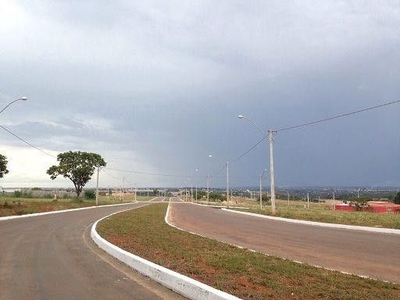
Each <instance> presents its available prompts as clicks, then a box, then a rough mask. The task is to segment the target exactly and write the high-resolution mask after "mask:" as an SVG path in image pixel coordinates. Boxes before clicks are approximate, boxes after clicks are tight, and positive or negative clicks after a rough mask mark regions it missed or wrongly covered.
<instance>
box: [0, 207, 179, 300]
mask: <svg viewBox="0 0 400 300" xmlns="http://www.w3.org/2000/svg"><path fill="white" fill-rule="evenodd" d="M140 205H141V204H133V205H129V206H118V207H104V206H103V207H98V208H95V209H89V210H80V211H74V212H67V213H61V214H52V215H42V216H38V217H29V218H21V219H13V220H7V221H0V299H2V300H7V299H13V300H15V299H18V300H21V299H57V300H63V299H68V300H70V299H85V300H91V299H96V300H97V299H102V300H103V299H112V300H115V299H118V300H124V299H130V300H132V299H146V300H147V299H149V300H153V299H154V300H155V299H157V300H158V299H184V298H183V297H181V296H179V295H177V294H175V293H173V292H172V291H169V290H167V289H165V288H164V287H162V286H161V285H159V284H157V283H155V282H153V281H151V280H149V279H148V278H145V277H144V276H141V275H140V274H138V273H136V272H134V271H132V270H131V269H130V268H128V267H126V266H125V265H123V264H121V263H119V262H117V261H116V260H114V259H113V258H111V257H110V256H109V255H107V254H106V253H104V252H103V251H102V250H100V249H99V248H97V246H96V245H94V243H93V242H92V241H91V239H90V236H89V229H90V225H91V224H92V223H93V222H94V221H95V220H98V219H100V218H101V217H103V216H105V215H108V214H110V213H112V212H116V211H121V210H124V209H127V208H128V207H130V208H132V207H138V206H140Z"/></svg>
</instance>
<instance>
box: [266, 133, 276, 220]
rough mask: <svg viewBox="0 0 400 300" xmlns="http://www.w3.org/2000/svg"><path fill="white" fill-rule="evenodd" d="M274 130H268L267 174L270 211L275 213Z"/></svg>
mask: <svg viewBox="0 0 400 300" xmlns="http://www.w3.org/2000/svg"><path fill="white" fill-rule="evenodd" d="M273 134H274V131H273V130H272V129H269V130H268V140H269V176H270V186H271V213H272V214H273V215H275V213H276V209H275V200H276V199H275V174H274V137H273Z"/></svg>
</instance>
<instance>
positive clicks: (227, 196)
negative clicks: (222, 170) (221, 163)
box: [226, 162, 229, 206]
mask: <svg viewBox="0 0 400 300" xmlns="http://www.w3.org/2000/svg"><path fill="white" fill-rule="evenodd" d="M226 205H227V206H229V162H227V163H226Z"/></svg>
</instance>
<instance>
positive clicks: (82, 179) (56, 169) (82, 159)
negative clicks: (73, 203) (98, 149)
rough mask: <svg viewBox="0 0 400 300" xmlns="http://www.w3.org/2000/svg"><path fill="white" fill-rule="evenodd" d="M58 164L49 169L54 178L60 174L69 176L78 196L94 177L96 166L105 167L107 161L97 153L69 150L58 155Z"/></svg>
mask: <svg viewBox="0 0 400 300" xmlns="http://www.w3.org/2000/svg"><path fill="white" fill-rule="evenodd" d="M57 161H58V165H53V166H51V167H50V168H49V169H48V170H47V174H48V175H50V178H51V179H52V180H54V179H56V178H57V177H58V176H59V175H61V176H63V177H65V178H68V179H69V180H71V181H72V183H73V184H74V186H75V192H76V195H77V197H79V195H80V194H81V193H82V189H83V187H84V186H85V185H86V183H88V181H89V180H90V179H91V178H92V175H93V173H94V171H95V169H96V167H105V166H106V162H105V161H104V159H103V158H102V157H101V156H100V155H99V154H97V153H91V152H81V151H68V152H64V153H60V154H58V155H57Z"/></svg>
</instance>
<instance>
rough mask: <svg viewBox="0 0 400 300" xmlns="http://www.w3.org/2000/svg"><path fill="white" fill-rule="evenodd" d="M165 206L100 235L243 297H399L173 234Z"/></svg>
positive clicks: (386, 287)
mask: <svg viewBox="0 0 400 300" xmlns="http://www.w3.org/2000/svg"><path fill="white" fill-rule="evenodd" d="M166 209H167V204H163V203H162V204H154V205H150V206H146V207H143V208H139V209H135V210H131V211H128V212H124V213H120V214H118V215H114V216H111V217H109V218H107V219H105V220H103V221H102V222H100V223H99V225H98V232H99V234H100V235H101V236H103V237H104V238H105V239H107V240H108V241H110V242H111V243H113V244H115V245H117V246H119V247H120V248H122V249H124V250H126V251H129V252H131V253H134V254H136V255H138V256H141V257H143V258H145V259H147V260H150V261H152V262H154V263H157V264H159V265H162V266H164V267H167V268H169V269H172V270H174V271H176V272H179V273H181V274H184V275H186V276H189V277H191V278H194V279H196V280H198V281H201V282H203V283H205V284H208V285H210V286H213V287H215V288H218V289H220V290H223V291H225V292H228V293H230V294H233V295H236V296H238V297H240V298H242V299H371V300H372V299H400V286H399V285H395V284H391V283H386V282H382V281H377V280H372V279H365V278H360V277H358V276H353V275H345V274H342V273H340V272H335V271H329V270H325V269H321V268H316V267H312V266H308V265H304V264H298V263H294V262H291V261H289V260H284V259H279V258H276V257H271V256H266V255H263V254H260V253H256V252H252V251H249V250H246V249H240V248H237V247H234V246H230V245H227V244H224V243H220V242H217V241H215V240H212V239H208V238H203V237H199V236H196V235H192V234H190V233H187V232H183V231H180V230H177V229H175V228H173V227H170V226H169V225H167V224H166V223H165V221H164V217H165V213H166Z"/></svg>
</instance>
